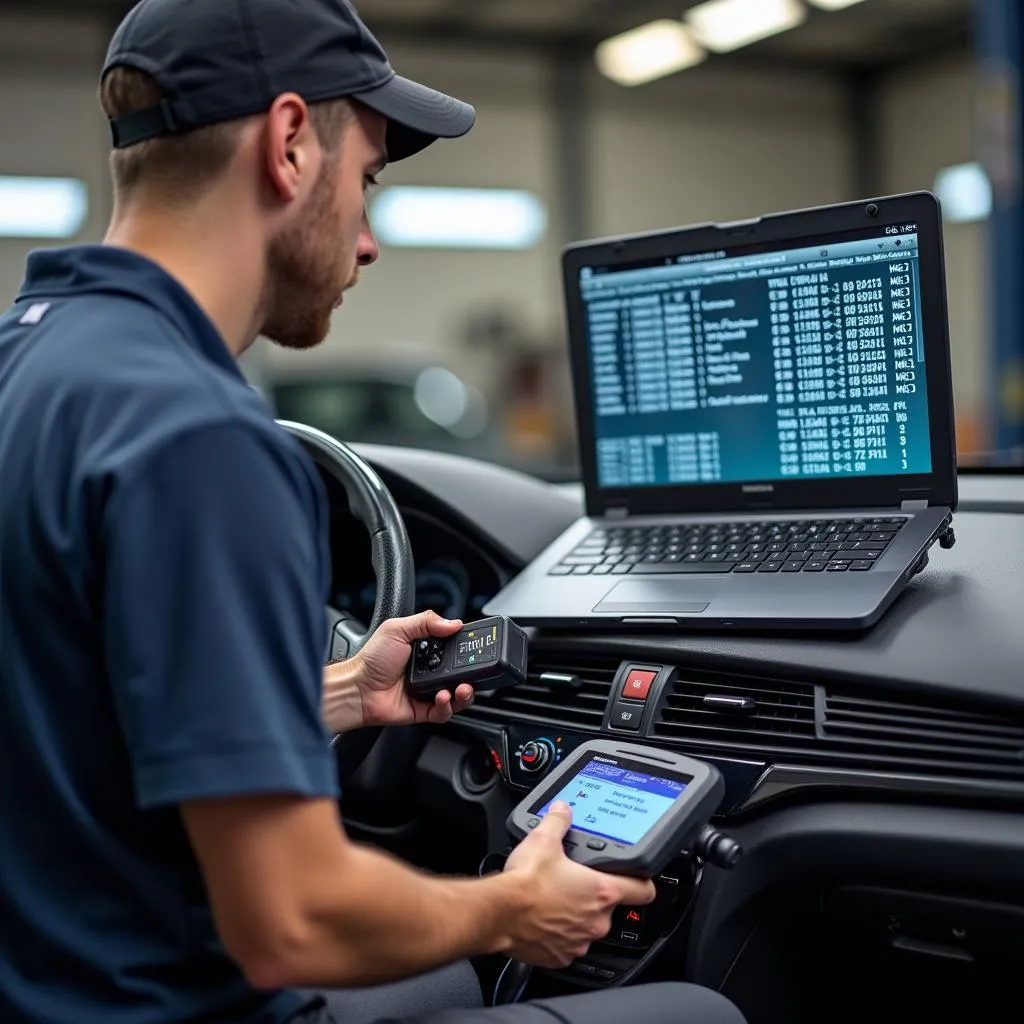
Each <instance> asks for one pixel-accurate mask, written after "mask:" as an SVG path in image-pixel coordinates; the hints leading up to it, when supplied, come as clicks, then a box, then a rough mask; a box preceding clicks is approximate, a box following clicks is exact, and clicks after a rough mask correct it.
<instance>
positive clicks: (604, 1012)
mask: <svg viewBox="0 0 1024 1024" xmlns="http://www.w3.org/2000/svg"><path fill="white" fill-rule="evenodd" d="M324 999H325V1005H324V1006H323V1007H321V1008H320V1009H318V1010H314V1011H313V1012H312V1013H311V1014H307V1015H304V1016H303V1017H301V1018H299V1020H297V1021H296V1022H295V1024H624V1022H626V1021H642V1022H643V1024H745V1021H744V1019H743V1015H742V1014H741V1013H740V1012H739V1010H737V1009H736V1007H735V1006H733V1004H732V1003H730V1002H729V1000H728V999H726V998H725V997H724V996H722V995H719V994H718V993H717V992H713V991H711V990H710V989H706V988H700V987H699V986H697V985H684V984H676V983H664V984H656V985H638V986H635V987H632V988H613V989H607V990H606V991H602V992H588V993H586V994H584V995H578V996H559V997H558V998H555V999H542V1000H538V1001H537V1002H532V1003H520V1004H516V1005H513V1006H497V1007H494V1008H493V1009H485V1008H484V1007H483V999H482V997H481V994H480V986H479V984H478V983H477V979H476V974H475V973H474V971H473V969H472V967H470V965H469V964H468V963H459V964H454V965H453V966H451V967H446V968H443V969H442V970H440V971H434V972H432V973H430V974H425V975H422V976H421V977H418V978H410V979H409V980H408V981H400V982H396V983H395V984H391V985H382V986H379V987H377V988H367V989H356V990H350V991H344V992H327V993H324Z"/></svg>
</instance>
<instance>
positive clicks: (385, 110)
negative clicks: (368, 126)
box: [352, 75, 476, 163]
mask: <svg viewBox="0 0 1024 1024" xmlns="http://www.w3.org/2000/svg"><path fill="white" fill-rule="evenodd" d="M352 98H353V99H355V100H358V101H359V102H360V103H363V104H365V105H366V106H368V107H369V108H370V109H371V110H375V111H376V112H377V113H378V114H381V115H382V116H383V117H386V118H387V119H388V131H387V147H388V162H389V163H393V162H394V161H396V160H404V159H405V158H406V157H409V156H413V154H415V153H419V152H420V151H421V150H423V149H426V148H427V146H429V145H430V144H431V143H432V142H436V141H437V140H438V139H457V138H459V137H460V136H463V135H465V134H466V132H468V131H469V130H470V128H472V127H473V125H474V123H475V122H476V111H475V110H474V109H473V108H472V107H471V106H470V105H469V104H468V103H463V102H462V100H457V99H455V98H454V97H452V96H446V95H445V94H444V93H443V92H437V91H436V90H434V89H428V88H427V87H426V86H425V85H420V84H419V83H418V82H411V81H409V79H408V78H401V77H399V76H398V75H396V76H395V77H394V78H392V79H391V80H390V81H389V82H386V83H385V84H384V85H380V86H378V87H377V88H376V89H371V90H369V91H368V92H360V93H355V94H353V96H352Z"/></svg>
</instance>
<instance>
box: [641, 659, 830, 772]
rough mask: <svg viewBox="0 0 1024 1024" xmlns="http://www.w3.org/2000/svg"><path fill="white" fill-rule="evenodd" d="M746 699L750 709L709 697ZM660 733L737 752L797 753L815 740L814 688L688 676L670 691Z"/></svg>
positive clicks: (738, 678) (658, 728)
mask: <svg viewBox="0 0 1024 1024" xmlns="http://www.w3.org/2000/svg"><path fill="white" fill-rule="evenodd" d="M715 696H718V697H740V698H743V699H744V700H745V701H746V702H747V703H748V707H745V708H743V709H741V710H735V709H731V708H715V707H713V706H709V705H707V704H705V703H704V698H705V697H715ZM654 735H655V736H657V737H662V738H665V739H673V740H682V741H685V742H688V743H699V744H702V745H706V746H708V747H712V748H720V747H721V746H723V745H727V746H729V747H731V748H732V750H733V751H735V753H736V754H741V755H742V754H745V753H747V752H748V751H750V750H751V749H755V750H756V751H757V752H758V753H762V754H763V753H765V752H766V751H773V750H776V751H777V750H782V749H786V750H788V751H792V750H794V749H797V750H799V749H800V748H803V747H805V746H806V745H807V744H808V743H813V741H814V738H815V736H814V688H813V687H812V686H804V685H801V684H799V683H786V682H782V681H780V680H774V679H765V680H760V679H750V678H746V677H743V676H717V675H710V674H709V675H706V676H705V675H703V674H695V673H686V674H685V675H680V676H678V677H677V678H676V679H674V680H673V681H672V682H671V684H670V685H669V687H668V690H667V692H666V695H665V698H664V700H663V701H662V706H661V709H660V712H659V714H658V718H657V721H656V722H655V725H654Z"/></svg>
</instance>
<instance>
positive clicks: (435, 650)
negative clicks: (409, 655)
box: [416, 639, 447, 672]
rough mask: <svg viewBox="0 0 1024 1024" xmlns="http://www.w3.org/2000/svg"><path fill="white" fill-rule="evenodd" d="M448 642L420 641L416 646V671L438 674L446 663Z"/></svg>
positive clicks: (435, 640) (437, 640)
mask: <svg viewBox="0 0 1024 1024" xmlns="http://www.w3.org/2000/svg"><path fill="white" fill-rule="evenodd" d="M446 646H447V644H446V641H444V640H440V639H433V640H420V641H419V642H418V643H417V644H416V671H417V672H436V671H437V670H438V669H439V668H440V667H441V663H442V662H443V661H444V652H445V647H446Z"/></svg>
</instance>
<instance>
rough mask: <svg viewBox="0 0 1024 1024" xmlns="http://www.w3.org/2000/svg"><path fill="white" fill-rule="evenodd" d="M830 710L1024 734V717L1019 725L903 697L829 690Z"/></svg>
mask: <svg viewBox="0 0 1024 1024" xmlns="http://www.w3.org/2000/svg"><path fill="white" fill-rule="evenodd" d="M828 710H829V712H830V713H833V714H841V715H843V716H844V717H853V716H856V715H866V714H870V715H880V716H882V717H884V718H886V719H887V720H890V721H891V720H893V719H894V718H895V716H897V715H906V716H908V718H909V719H917V720H929V721H933V720H934V721H939V722H942V723H948V725H949V727H950V728H956V729H967V728H977V729H991V730H993V731H996V732H1005V733H1008V734H1013V735H1016V736H1021V737H1024V719H1022V721H1021V723H1020V724H1019V725H1014V724H1011V723H1010V722H1009V721H1008V719H1007V718H1002V717H997V716H995V715H984V714H979V713H977V712H970V711H961V712H957V713H956V714H955V715H954V713H953V712H951V711H950V710H949V709H948V708H942V707H928V706H927V705H925V704H907V703H905V702H902V701H881V700H871V699H869V698H865V697H838V696H834V695H832V694H829V697H828Z"/></svg>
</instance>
